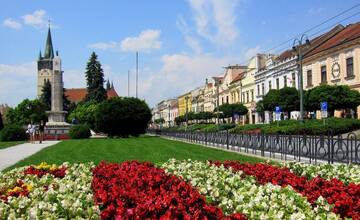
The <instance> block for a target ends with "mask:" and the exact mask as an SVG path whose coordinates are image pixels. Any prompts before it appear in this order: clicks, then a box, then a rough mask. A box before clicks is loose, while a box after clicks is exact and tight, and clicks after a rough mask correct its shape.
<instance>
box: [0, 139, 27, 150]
mask: <svg viewBox="0 0 360 220" xmlns="http://www.w3.org/2000/svg"><path fill="white" fill-rule="evenodd" d="M22 143H24V141H4V142H3V141H0V149H4V148H7V147H12V146H15V145H18V144H22Z"/></svg>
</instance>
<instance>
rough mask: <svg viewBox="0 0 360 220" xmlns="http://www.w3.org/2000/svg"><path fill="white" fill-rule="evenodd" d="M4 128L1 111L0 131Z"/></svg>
mask: <svg viewBox="0 0 360 220" xmlns="http://www.w3.org/2000/svg"><path fill="white" fill-rule="evenodd" d="M3 128H4V123H3V119H2V115H1V113H0V131H1V130H2V129H3Z"/></svg>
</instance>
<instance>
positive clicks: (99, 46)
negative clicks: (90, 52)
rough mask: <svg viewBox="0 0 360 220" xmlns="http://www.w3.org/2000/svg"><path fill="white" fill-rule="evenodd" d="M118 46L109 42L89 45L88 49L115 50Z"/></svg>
mask: <svg viewBox="0 0 360 220" xmlns="http://www.w3.org/2000/svg"><path fill="white" fill-rule="evenodd" d="M118 46H119V44H118V43H116V42H114V41H111V42H109V43H103V42H99V43H94V44H90V45H89V47H90V48H93V49H99V50H108V49H116V48H117V47H118Z"/></svg>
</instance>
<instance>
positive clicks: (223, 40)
mask: <svg viewBox="0 0 360 220" xmlns="http://www.w3.org/2000/svg"><path fill="white" fill-rule="evenodd" d="M238 2H239V1H238V0H221V1H219V0H189V4H190V7H191V8H192V11H193V17H194V19H195V24H196V29H197V33H198V34H199V35H200V36H202V37H204V38H206V39H208V40H210V41H212V42H213V43H215V44H216V45H220V46H225V45H230V44H231V43H232V42H234V41H235V40H236V38H237V36H238V32H239V30H238V28H237V27H236V24H235V22H236V8H237V6H238Z"/></svg>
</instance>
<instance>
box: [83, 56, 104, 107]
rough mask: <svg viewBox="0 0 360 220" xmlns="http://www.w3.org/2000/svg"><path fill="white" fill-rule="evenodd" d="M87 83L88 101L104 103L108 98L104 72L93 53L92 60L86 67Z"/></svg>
mask: <svg viewBox="0 0 360 220" xmlns="http://www.w3.org/2000/svg"><path fill="white" fill-rule="evenodd" d="M85 75H86V83H87V95H86V98H85V100H86V101H95V102H102V101H104V100H105V99H106V98H107V95H106V90H105V88H104V71H103V69H102V68H101V64H100V62H99V61H98V60H97V55H96V54H95V52H92V54H91V56H90V59H89V61H88V63H87V66H86V72H85Z"/></svg>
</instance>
